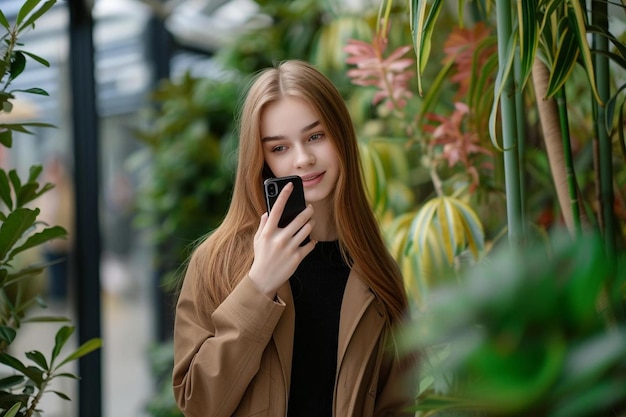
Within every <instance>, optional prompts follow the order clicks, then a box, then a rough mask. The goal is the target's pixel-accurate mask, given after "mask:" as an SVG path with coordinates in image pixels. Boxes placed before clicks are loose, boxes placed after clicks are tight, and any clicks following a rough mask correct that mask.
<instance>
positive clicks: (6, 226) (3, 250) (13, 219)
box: [0, 207, 39, 262]
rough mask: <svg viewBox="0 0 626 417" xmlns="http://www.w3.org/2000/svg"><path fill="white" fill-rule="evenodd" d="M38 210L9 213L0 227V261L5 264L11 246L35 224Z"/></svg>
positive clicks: (21, 208) (24, 209) (17, 210)
mask: <svg viewBox="0 0 626 417" xmlns="http://www.w3.org/2000/svg"><path fill="white" fill-rule="evenodd" d="M38 215H39V209H34V210H31V209H27V208H23V207H20V208H17V209H15V211H13V212H11V213H9V215H8V216H7V219H6V221H5V222H4V223H2V225H1V226H0V261H1V262H7V261H8V260H10V259H8V260H7V259H6V258H7V255H8V254H9V253H10V251H11V250H12V248H13V246H14V245H15V244H16V243H17V242H18V241H19V240H20V239H21V238H22V237H23V236H24V234H25V233H26V232H27V231H28V230H29V229H30V228H31V227H33V225H34V224H35V221H36V219H37V216H38Z"/></svg>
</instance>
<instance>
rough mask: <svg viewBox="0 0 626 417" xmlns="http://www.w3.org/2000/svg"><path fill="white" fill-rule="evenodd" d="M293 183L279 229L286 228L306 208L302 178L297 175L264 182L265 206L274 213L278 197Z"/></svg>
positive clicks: (304, 243)
mask: <svg viewBox="0 0 626 417" xmlns="http://www.w3.org/2000/svg"><path fill="white" fill-rule="evenodd" d="M290 182H291V183H293V191H292V192H291V195H290V196H289V199H288V200H287V204H285V209H284V210H283V215H282V216H281V217H280V220H278V227H285V226H287V225H288V224H289V223H291V221H292V220H293V219H294V218H295V217H296V216H297V215H298V214H300V213H301V212H302V210H304V209H305V208H306V201H305V200H304V187H303V186H302V178H300V177H299V176H297V175H292V176H288V177H278V178H268V179H266V180H265V181H264V182H263V188H264V190H265V204H266V205H267V212H268V213H270V212H271V211H272V207H274V203H275V202H276V199H277V198H278V195H279V194H280V192H281V191H282V189H283V188H284V187H285V185H287V184H289V183H290ZM309 240H310V238H309V237H308V236H307V238H306V239H305V240H304V242H302V243H301V244H300V246H303V245H306V244H307V243H308V242H309Z"/></svg>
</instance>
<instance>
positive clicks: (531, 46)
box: [517, 0, 539, 90]
mask: <svg viewBox="0 0 626 417" xmlns="http://www.w3.org/2000/svg"><path fill="white" fill-rule="evenodd" d="M517 12H518V13H517V14H518V30H519V33H520V36H519V47H520V56H521V66H522V73H521V77H520V79H521V86H519V87H518V88H520V89H522V90H523V89H524V87H525V86H526V83H527V82H528V79H529V78H530V74H531V72H532V68H533V62H534V61H535V56H536V54H537V46H538V45H539V20H538V13H537V12H538V10H537V2H536V1H530V0H517Z"/></svg>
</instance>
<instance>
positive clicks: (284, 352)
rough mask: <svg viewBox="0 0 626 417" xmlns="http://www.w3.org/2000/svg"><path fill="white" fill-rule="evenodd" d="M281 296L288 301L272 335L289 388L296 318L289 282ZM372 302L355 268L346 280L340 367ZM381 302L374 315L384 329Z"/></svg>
mask: <svg viewBox="0 0 626 417" xmlns="http://www.w3.org/2000/svg"><path fill="white" fill-rule="evenodd" d="M278 297H279V298H280V299H281V300H282V301H283V302H284V303H285V304H286V308H285V311H284V312H283V315H282V316H281V318H280V320H279V321H278V324H277V325H276V329H275V330H274V335H273V338H274V343H275V344H276V350H277V351H278V357H279V360H280V363H281V367H282V370H283V378H284V381H285V383H286V386H287V387H289V386H290V385H291V360H292V355H293V335H294V325H295V317H296V312H295V308H294V305H293V295H292V293H291V287H290V285H289V282H286V283H285V284H283V285H282V286H281V287H280V288H279V290H278ZM372 302H376V301H375V297H374V294H373V293H372V291H371V290H370V288H369V287H368V286H367V285H366V284H365V282H363V280H362V279H361V277H360V276H359V274H358V273H357V272H355V271H354V269H353V270H352V271H351V272H350V275H349V276H348V282H347V283H346V289H345V291H344V295H343V301H342V303H341V316H340V317H341V318H340V321H339V346H338V352H337V369H339V367H340V366H341V363H342V362H343V358H344V355H345V353H346V350H347V348H348V345H349V343H350V340H351V339H352V336H353V335H354V332H355V330H356V328H357V325H358V324H359V322H360V321H361V318H362V317H363V315H364V314H365V312H366V311H367V309H368V307H369V306H370V304H371V303H372ZM378 304H379V303H378V302H376V308H377V310H378V314H375V316H376V317H378V318H379V323H377V325H376V326H374V327H380V328H382V326H383V323H384V314H383V310H382V307H381V306H379V305H378Z"/></svg>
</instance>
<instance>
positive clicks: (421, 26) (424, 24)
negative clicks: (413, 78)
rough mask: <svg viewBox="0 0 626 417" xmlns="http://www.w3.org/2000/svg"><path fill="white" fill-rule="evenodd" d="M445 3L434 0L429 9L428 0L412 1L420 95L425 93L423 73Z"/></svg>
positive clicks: (413, 33)
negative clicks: (436, 25) (437, 22)
mask: <svg viewBox="0 0 626 417" xmlns="http://www.w3.org/2000/svg"><path fill="white" fill-rule="evenodd" d="M443 5H444V2H443V1H441V0H434V1H433V3H432V5H431V7H430V9H428V7H427V6H428V1H427V0H422V1H419V0H412V1H411V7H410V15H411V16H410V24H411V33H412V35H413V47H414V49H415V56H416V68H417V88H418V92H419V94H420V96H423V95H424V92H423V87H422V73H423V71H424V69H425V68H426V64H427V63H428V58H429V56H430V49H431V45H432V34H433V31H434V30H435V23H436V20H437V17H438V16H439V13H440V12H441V8H442V7H443Z"/></svg>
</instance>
